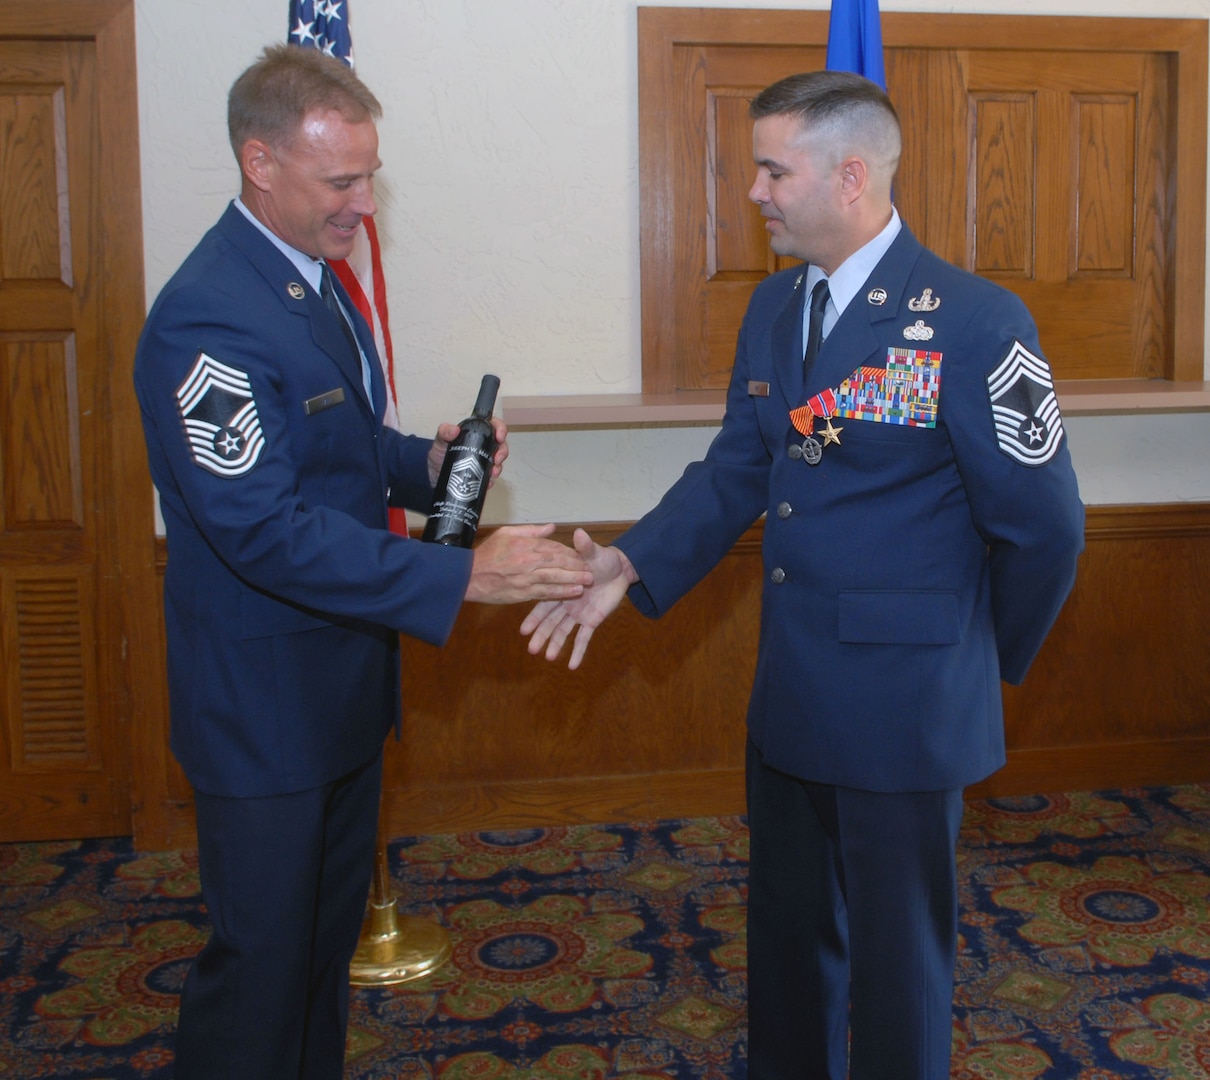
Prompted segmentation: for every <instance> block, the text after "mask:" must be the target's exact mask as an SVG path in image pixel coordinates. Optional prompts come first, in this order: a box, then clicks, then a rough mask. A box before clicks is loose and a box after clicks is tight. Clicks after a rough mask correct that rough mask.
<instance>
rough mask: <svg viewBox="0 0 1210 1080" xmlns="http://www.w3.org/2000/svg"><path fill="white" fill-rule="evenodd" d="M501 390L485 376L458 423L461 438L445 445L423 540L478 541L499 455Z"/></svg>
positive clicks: (463, 543)
mask: <svg viewBox="0 0 1210 1080" xmlns="http://www.w3.org/2000/svg"><path fill="white" fill-rule="evenodd" d="M499 389H500V380H499V379H498V378H497V377H496V376H495V375H484V376H483V382H482V383H480V384H479V396H478V397H477V398H476V399H475V408H474V409H473V410H472V412H471V415H470V416H468V417H467V418H466V419H465V420H463V421H462V423H461V424H459V425H458V426H459V427H460V428H461V430H460V431H459V432H458V438H456V439H455V440H454V441H453V442H452V443H450V444H449V446H448V447H447V448H446V451H445V461H444V462H442V464H441V474H440V475H439V476H438V477H437V486H436V487H435V488H434V489H433V503H432V506H431V507H430V508H429V520H428V522H427V523H426V524H425V526H424V534H423V535H422V536H421V537H420V539H421V540H426V541H428V542H429V543H431V544H448V545H450V546H452V547H464V548H468V547H470V546H471V544H473V543H474V542H475V532H476V530H477V529H478V528H479V514H480V513H481V512H482V510H483V500H484V499H485V498H486V497H487V485H488V481H489V480H491V476H492V458H494V457H495V456H496V436H495V434H494V432H493V431H492V424H491V419H492V409H493V408H495V405H496V391H498V390H499Z"/></svg>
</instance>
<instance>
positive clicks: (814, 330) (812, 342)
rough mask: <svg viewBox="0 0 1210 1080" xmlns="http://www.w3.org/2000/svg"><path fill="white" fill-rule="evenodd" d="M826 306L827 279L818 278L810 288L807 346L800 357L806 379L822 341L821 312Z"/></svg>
mask: <svg viewBox="0 0 1210 1080" xmlns="http://www.w3.org/2000/svg"><path fill="white" fill-rule="evenodd" d="M827 306H828V279H827V278H820V279H819V280H818V281H817V282H815V287H814V288H813V289H812V290H811V321H810V323H809V324H808V327H807V348H806V351H805V352H804V353H803V358H802V375H803V379H804V380H805V379H807V378H809V377H810V375H811V368H813V367H814V366H815V357H816V356H817V355H818V353H819V344H820V342H821V341H823V313H824V309H825V308H826V307H827Z"/></svg>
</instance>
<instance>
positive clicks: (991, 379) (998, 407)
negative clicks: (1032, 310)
mask: <svg viewBox="0 0 1210 1080" xmlns="http://www.w3.org/2000/svg"><path fill="white" fill-rule="evenodd" d="M987 392H988V397H989V399H990V401H991V407H992V418H993V420H994V421H995V425H996V442H997V444H998V445H999V447H1000V449H1001V450H1002V451H1003V452H1004V453H1006V454H1007V455H1008V456H1009V457H1010V458H1012V459H1013V460H1014V461H1018V462H1020V463H1021V464H1022V465H1035V466H1036V465H1045V464H1046V463H1047V462H1048V461H1050V460H1051V458H1053V457H1054V456H1055V454H1057V453H1058V452H1059V447H1060V446H1061V445H1062V443H1063V417H1062V416H1061V415H1060V413H1059V399H1058V398H1056V397H1055V384H1054V379H1052V378H1051V374H1050V365H1049V364H1047V362H1046V361H1045V359H1043V358H1042V357H1040V356H1035V355H1034V354H1033V353H1031V352H1030V351H1029V350H1028V349H1027V348H1026V347H1025V346H1024V345H1022V344H1021V342H1019V341H1014V342H1013V346H1012V348H1011V349H1009V350H1008V355H1007V356H1006V357H1005V358H1004V359H1003V360H1002V361H1001V362H1000V364H999V365H998V366H997V367H996V369H995V371H993V372H992V373H991V374H990V375H988V377H987Z"/></svg>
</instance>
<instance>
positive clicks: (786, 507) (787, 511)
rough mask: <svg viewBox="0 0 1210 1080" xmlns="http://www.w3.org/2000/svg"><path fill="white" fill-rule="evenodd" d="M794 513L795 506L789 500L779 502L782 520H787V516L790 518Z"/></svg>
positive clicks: (778, 511)
mask: <svg viewBox="0 0 1210 1080" xmlns="http://www.w3.org/2000/svg"><path fill="white" fill-rule="evenodd" d="M792 513H794V507H792V506H791V505H790V504H789V503H788V502H784V503H778V504H777V516H778V517H779V518H781V519H782V521H785V520H786V518H788V517H789V516H790V515H791V514H792Z"/></svg>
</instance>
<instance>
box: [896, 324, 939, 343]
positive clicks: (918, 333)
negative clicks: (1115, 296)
mask: <svg viewBox="0 0 1210 1080" xmlns="http://www.w3.org/2000/svg"><path fill="white" fill-rule="evenodd" d="M903 336H904V337H905V338H907V339H908V341H931V340H932V339H933V328H932V327H931V326H925V325H924V320H923V319H917V320H916V322H915V323H914V324H913V325H912V326H905V327H904V328H903Z"/></svg>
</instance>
